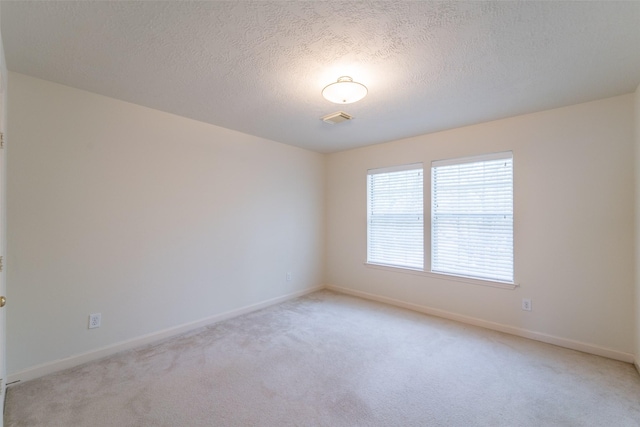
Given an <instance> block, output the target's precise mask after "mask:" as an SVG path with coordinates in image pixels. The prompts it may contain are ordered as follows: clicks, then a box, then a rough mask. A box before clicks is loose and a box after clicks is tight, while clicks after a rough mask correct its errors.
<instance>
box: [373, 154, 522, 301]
mask: <svg viewBox="0 0 640 427" xmlns="http://www.w3.org/2000/svg"><path fill="white" fill-rule="evenodd" d="M500 155H510V156H511V159H512V162H513V164H515V161H514V160H513V159H514V155H513V151H511V150H508V151H501V152H496V153H489V154H480V155H473V156H466V157H456V158H448V159H444V160H426V161H424V162H415V163H409V164H404V165H399V166H391V167H383V168H374V169H369V170H367V183H366V187H367V188H366V191H367V196H366V198H367V201H366V209H367V218H366V221H367V224H366V230H365V233H366V236H365V238H366V242H365V246H366V248H365V252H366V254H365V256H366V258H365V262H364V263H363V264H364V266H365V267H367V268H370V269H374V270H378V271H388V272H393V273H402V274H409V275H414V276H422V277H428V278H432V279H438V280H446V281H451V282H457V283H464V284H471V285H478V286H485V287H494V288H500V289H507V290H513V289H516V288H517V287H518V286H519V284H518V282H517V280H516V277H517V276H516V271H517V270H516V256H515V254H516V245H515V236H516V222H515V210H516V204H515V198H516V195H515V168H514V166H513V164H512V176H511V186H512V187H511V188H512V201H513V214H514V221H513V234H512V236H513V237H512V256H513V281H512V282H504V281H496V280H492V279H487V278H478V277H470V276H464V275H455V274H447V273H442V272H437V271H432V251H433V248H432V239H433V236H432V223H431V221H432V220H431V215H432V206H431V203H432V202H431V198H432V185H433V182H432V174H431V173H429V174H428V175H425V173H426V171H425V167H424V166H425V165H431V164H433V163H434V162H443V163H444V162H451V163H452V164H454V163H455V162H459V161H468V160H474V159H475V160H476V161H478V159H480V161H482V159H491V158H492V157H494V156H500ZM494 158H495V157H494ZM420 166H422V170H423V232H424V235H423V257H424V260H423V268H422V269H415V268H407V267H403V266H396V265H389V264H382V263H377V262H371V261H370V260H369V194H368V193H369V174H370V173H371V172H372V171H382V172H384V171H389V172H390V171H394V170H403V168H405V170H408V169H411V167H414V168H418V167H420ZM425 176H428V179H429V181H428V182H425V181H424V178H425ZM427 221H428V222H427Z"/></svg>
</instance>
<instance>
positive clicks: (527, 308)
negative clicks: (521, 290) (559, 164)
mask: <svg viewBox="0 0 640 427" xmlns="http://www.w3.org/2000/svg"><path fill="white" fill-rule="evenodd" d="M522 309H523V310H524V311H531V300H530V299H529V298H522Z"/></svg>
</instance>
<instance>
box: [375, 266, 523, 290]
mask: <svg viewBox="0 0 640 427" xmlns="http://www.w3.org/2000/svg"><path fill="white" fill-rule="evenodd" d="M364 265H365V267H367V268H373V269H375V270H384V271H391V272H394V273H403V274H411V275H414V276H422V277H431V278H433V279H440V280H449V281H451V282H460V283H467V284H470V285H478V286H489V287H492V288H500V289H509V290H513V289H515V288H517V287H518V284H517V283H504V282H494V281H492V280H481V279H472V278H470V277H461V276H453V275H448V274H442V273H431V272H428V271H424V270H414V269H411V268H403V267H392V266H390V265H384V264H372V263H369V262H365V263H364Z"/></svg>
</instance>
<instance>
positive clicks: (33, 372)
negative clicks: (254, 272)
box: [7, 286, 325, 386]
mask: <svg viewBox="0 0 640 427" xmlns="http://www.w3.org/2000/svg"><path fill="white" fill-rule="evenodd" d="M324 288H325V287H324V286H317V287H313V288H309V289H305V290H302V291H298V292H293V293H291V294H287V295H283V296H279V297H276V298H271V299H268V300H266V301H262V302H259V303H255V304H251V305H247V306H244V307H240V308H237V309H235V310H231V311H227V312H224V313H220V314H216V315H213V316H210V317H207V318H204V319H201V320H197V321H195V322H190V323H185V324H183V325H179V326H175V327H172V328H168V329H164V330H162V331H158V332H153V333H150V334H147V335H143V336H141V337H137V338H132V339H130V340H126V341H122V342H119V343H116V344H112V345H109V346H106V347H102V348H99V349H96V350H91V351H88V352H86V353H81V354H76V355H73V356H69V357H66V358H64V359H59V360H55V361H53V362H48V363H43V364H41V365H37V366H34V367H31V368H29V369H25V370H24V371H20V372H16V373H14V374H9V376H8V377H7V384H8V385H9V386H11V384H14V383H16V382H24V381H29V380H32V379H35V378H39V377H42V376H44V375H48V374H52V373H54V372H58V371H61V370H64V369H68V368H72V367H74V366H78V365H82V364H83V363H87V362H91V361H93V360H98V359H102V358H104V357H107V356H110V355H112V354H115V353H119V352H121V351H124V350H130V349H132V348H136V347H140V346H143V345H146V344H150V343H153V342H155V341H160V340H163V339H165V338H169V337H172V336H175V335H179V334H182V333H185V332H189V331H191V330H193V329H197V328H200V327H202V326H206V325H210V324H212V323H216V322H220V321H222V320H227V319H231V318H233V317H237V316H240V315H242V314H246V313H250V312H252V311H256V310H260V309H262V308H265V307H269V306H271V305H275V304H279V303H281V302H284V301H287V300H291V299H294V298H298V297H301V296H303V295H306V294H310V293H312V292H316V291H319V290H321V289H324Z"/></svg>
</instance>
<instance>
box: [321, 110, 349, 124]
mask: <svg viewBox="0 0 640 427" xmlns="http://www.w3.org/2000/svg"><path fill="white" fill-rule="evenodd" d="M321 119H322V121H324V122H326V123H331V124H332V125H335V124H336V123H342V122H346V121H347V120H351V119H353V116H350V115H348V114H347V113H345V112H344V111H338V112H336V113H331V114H327V115H326V116H324V117H321Z"/></svg>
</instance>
